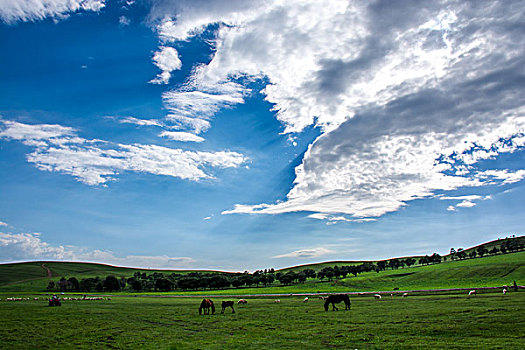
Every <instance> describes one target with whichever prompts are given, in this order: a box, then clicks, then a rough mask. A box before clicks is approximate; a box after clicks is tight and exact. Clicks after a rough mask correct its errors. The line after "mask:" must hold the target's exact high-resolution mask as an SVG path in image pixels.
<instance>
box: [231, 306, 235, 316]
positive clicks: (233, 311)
mask: <svg viewBox="0 0 525 350" xmlns="http://www.w3.org/2000/svg"><path fill="white" fill-rule="evenodd" d="M234 313H235V309H234V308H233V305H232V314H234Z"/></svg>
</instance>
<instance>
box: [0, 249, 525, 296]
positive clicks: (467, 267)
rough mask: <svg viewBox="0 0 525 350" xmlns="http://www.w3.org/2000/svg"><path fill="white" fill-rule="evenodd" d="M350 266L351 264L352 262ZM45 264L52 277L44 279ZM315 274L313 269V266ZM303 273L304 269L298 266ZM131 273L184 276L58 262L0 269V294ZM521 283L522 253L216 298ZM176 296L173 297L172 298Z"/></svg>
mask: <svg viewBox="0 0 525 350" xmlns="http://www.w3.org/2000/svg"><path fill="white" fill-rule="evenodd" d="M354 263H356V262H354ZM42 264H45V266H47V267H48V268H49V269H50V271H51V272H52V274H53V277H52V278H49V277H47V271H46V269H45V268H44V267H42ZM332 264H333V265H336V264H339V265H343V264H348V262H337V263H336V262H333V263H327V264H321V266H324V267H326V266H329V265H330V266H333V265H332ZM316 267H317V269H318V268H319V266H316ZM298 268H299V270H300V269H304V268H309V266H308V265H305V266H302V267H298ZM136 271H140V272H146V273H148V274H150V273H153V272H155V271H158V272H163V273H165V274H169V273H172V272H176V273H187V272H188V271H167V270H142V269H131V268H122V267H115V266H108V265H102V264H89V263H64V262H30V263H19V264H4V265H0V292H2V291H3V292H11V291H13V292H14V291H17V292H41V291H44V290H45V288H46V286H47V283H48V282H49V280H54V281H58V280H59V279H60V278H61V277H66V278H69V277H73V276H74V277H76V278H77V279H81V278H87V277H95V276H99V277H102V278H103V277H105V276H107V275H115V276H117V277H131V276H132V275H133V274H134V273H135V272H136ZM514 281H516V282H517V283H518V284H520V285H523V284H525V251H522V252H518V253H511V254H504V255H496V256H488V257H483V258H477V259H467V260H461V261H458V260H456V261H451V260H448V261H447V262H443V263H441V264H435V265H428V266H413V267H410V268H401V269H397V270H386V271H381V272H380V273H376V272H367V273H362V274H359V275H358V276H357V277H353V276H352V277H348V278H345V279H340V280H332V281H319V280H316V279H310V280H308V281H306V283H303V284H296V285H291V286H280V285H279V283H278V282H276V283H275V284H274V285H273V286H270V287H259V288H241V289H228V290H219V291H217V292H215V293H219V294H241V293H242V294H262V293H311V292H317V291H319V292H339V291H389V290H393V289H394V288H399V290H418V289H443V288H474V287H496V286H503V285H512V284H513V282H514ZM202 293H210V294H214V292H209V291H206V292H203V291H196V292H186V293H184V294H202ZM177 294H178V293H177Z"/></svg>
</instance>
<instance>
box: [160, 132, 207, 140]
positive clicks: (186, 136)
mask: <svg viewBox="0 0 525 350" xmlns="http://www.w3.org/2000/svg"><path fill="white" fill-rule="evenodd" d="M159 136H161V137H167V138H169V139H171V140H173V141H182V142H202V141H204V139H203V138H202V137H200V136H197V135H195V134H191V133H189V132H183V131H163V132H161V133H160V134H159Z"/></svg>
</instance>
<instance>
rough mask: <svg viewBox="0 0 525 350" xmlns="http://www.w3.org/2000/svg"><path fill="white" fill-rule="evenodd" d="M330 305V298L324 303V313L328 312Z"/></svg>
mask: <svg viewBox="0 0 525 350" xmlns="http://www.w3.org/2000/svg"><path fill="white" fill-rule="evenodd" d="M328 305H330V302H329V301H328V298H326V300H325V301H324V311H328Z"/></svg>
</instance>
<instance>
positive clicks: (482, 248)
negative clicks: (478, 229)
mask: <svg viewBox="0 0 525 350" xmlns="http://www.w3.org/2000/svg"><path fill="white" fill-rule="evenodd" d="M476 252H477V253H478V254H479V256H480V257H483V255H485V254H487V253H488V252H489V251H488V249H487V248H485V246H483V245H480V246H479V247H478V248H477V249H476Z"/></svg>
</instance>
